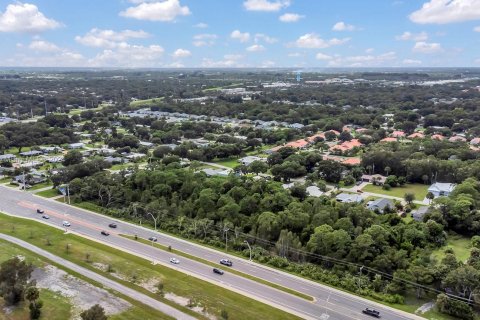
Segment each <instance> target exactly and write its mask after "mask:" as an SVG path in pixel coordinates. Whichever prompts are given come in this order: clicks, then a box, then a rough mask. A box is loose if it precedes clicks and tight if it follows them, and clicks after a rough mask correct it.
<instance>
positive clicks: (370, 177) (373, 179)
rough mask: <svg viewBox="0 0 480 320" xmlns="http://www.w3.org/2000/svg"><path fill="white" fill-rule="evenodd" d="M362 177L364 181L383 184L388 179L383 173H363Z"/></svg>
mask: <svg viewBox="0 0 480 320" xmlns="http://www.w3.org/2000/svg"><path fill="white" fill-rule="evenodd" d="M361 179H362V181H363V182H370V183H373V184H377V185H383V184H384V183H385V180H387V177H385V176H382V175H381V174H374V175H369V174H364V175H362V177H361Z"/></svg>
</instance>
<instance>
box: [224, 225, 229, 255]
mask: <svg viewBox="0 0 480 320" xmlns="http://www.w3.org/2000/svg"><path fill="white" fill-rule="evenodd" d="M228 231H230V229H229V228H225V229H223V232H225V251H228V249H227V242H228Z"/></svg>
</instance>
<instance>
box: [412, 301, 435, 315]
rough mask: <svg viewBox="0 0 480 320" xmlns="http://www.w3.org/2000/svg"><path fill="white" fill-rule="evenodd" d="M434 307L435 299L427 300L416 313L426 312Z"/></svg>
mask: <svg viewBox="0 0 480 320" xmlns="http://www.w3.org/2000/svg"><path fill="white" fill-rule="evenodd" d="M433 307H435V302H434V301H431V302H427V303H425V304H424V305H422V306H420V308H418V309H417V310H415V313H419V314H424V313H425V312H428V311H430V310H431V309H433Z"/></svg>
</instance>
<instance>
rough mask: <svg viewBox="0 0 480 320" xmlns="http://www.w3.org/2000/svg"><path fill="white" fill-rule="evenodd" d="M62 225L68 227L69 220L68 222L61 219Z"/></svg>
mask: <svg viewBox="0 0 480 320" xmlns="http://www.w3.org/2000/svg"><path fill="white" fill-rule="evenodd" d="M62 225H63V226H64V227H70V226H71V224H70V222H68V221H63V222H62Z"/></svg>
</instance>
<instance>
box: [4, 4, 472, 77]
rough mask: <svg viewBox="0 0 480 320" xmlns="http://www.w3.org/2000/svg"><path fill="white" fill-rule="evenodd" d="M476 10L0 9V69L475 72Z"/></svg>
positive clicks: (376, 7)
mask: <svg viewBox="0 0 480 320" xmlns="http://www.w3.org/2000/svg"><path fill="white" fill-rule="evenodd" d="M479 39H480V0H404V1H399V0H361V1H360V0H290V1H288V0H102V1H99V0H81V1H80V0H68V1H58V0H28V1H27V2H18V1H11V0H8V1H5V0H0V40H1V43H2V46H1V50H0V61H1V62H0V65H1V66H43V67H129V68H130V67H131V68H134V67H156V68H158V67H435V66H442V67H443V66H480V50H479V49H480V46H479V43H480V42H479Z"/></svg>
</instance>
